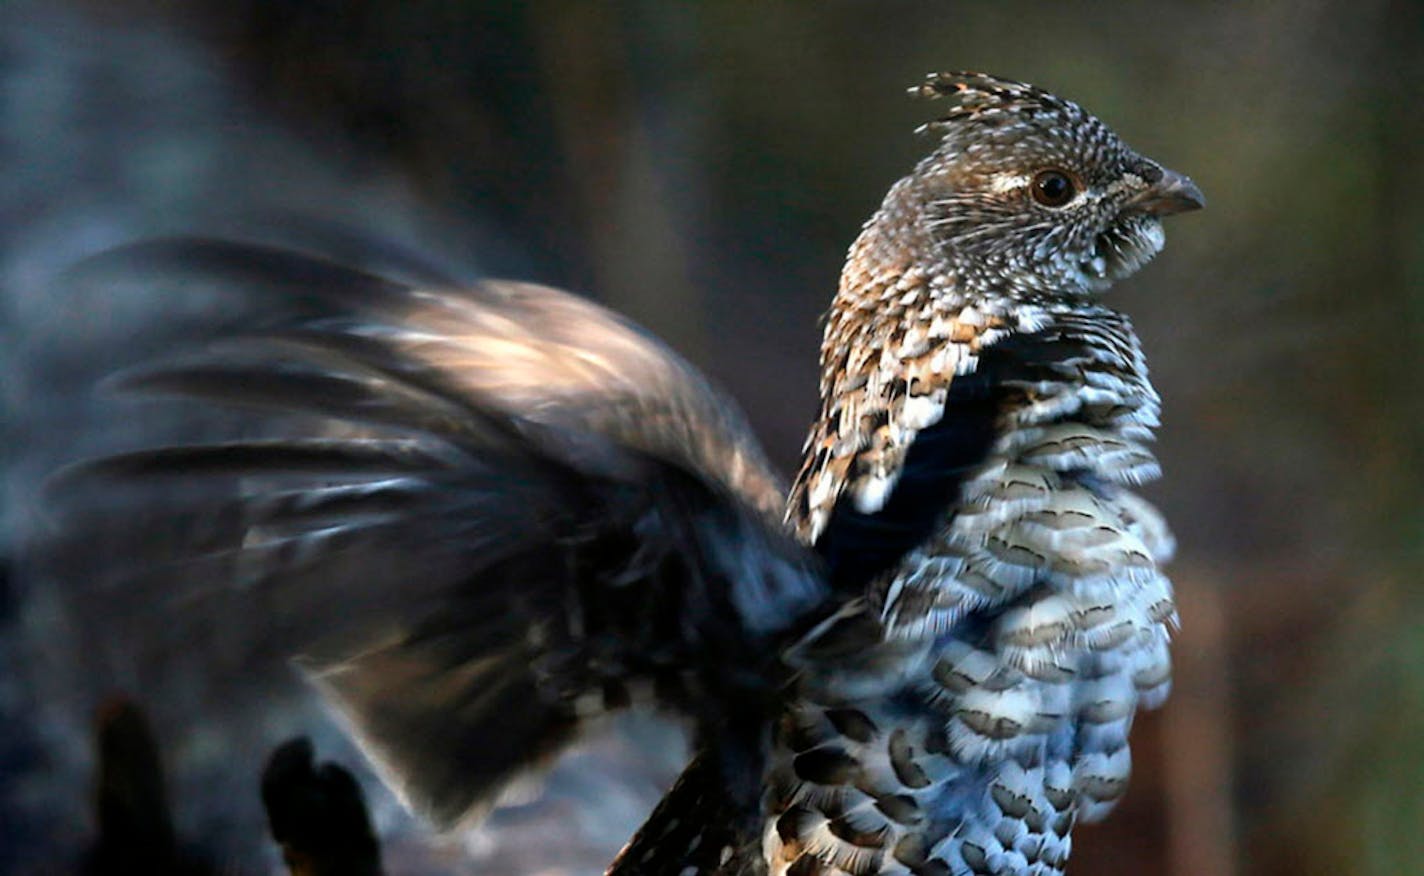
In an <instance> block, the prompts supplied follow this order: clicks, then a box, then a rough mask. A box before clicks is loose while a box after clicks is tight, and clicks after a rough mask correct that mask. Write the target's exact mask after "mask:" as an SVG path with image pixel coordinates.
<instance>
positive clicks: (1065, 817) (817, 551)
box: [71, 74, 1202, 876]
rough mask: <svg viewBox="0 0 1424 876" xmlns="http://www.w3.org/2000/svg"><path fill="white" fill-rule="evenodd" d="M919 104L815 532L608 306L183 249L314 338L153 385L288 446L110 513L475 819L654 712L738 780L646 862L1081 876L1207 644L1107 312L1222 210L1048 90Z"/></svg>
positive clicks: (695, 777)
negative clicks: (925, 121)
mask: <svg viewBox="0 0 1424 876" xmlns="http://www.w3.org/2000/svg"><path fill="white" fill-rule="evenodd" d="M915 91H916V92H917V93H919V94H921V95H924V96H928V97H937V98H945V99H947V100H948V101H949V110H948V112H947V113H946V114H945V116H944V117H943V118H942V119H940V120H938V121H936V122H934V123H932V124H930V125H928V126H927V128H928V130H929V131H930V132H931V133H932V134H933V135H935V136H937V137H938V138H939V139H938V143H937V146H936V148H935V150H934V151H933V152H932V154H930V155H929V156H928V157H927V158H925V159H924V160H923V161H922V162H920V164H919V165H918V166H917V167H916V168H915V169H914V171H913V172H912V173H910V174H909V175H908V176H907V177H905V178H904V179H902V180H901V181H900V182H898V183H896V184H895V185H894V186H893V187H892V188H891V190H890V192H889V194H888V195H887V196H886V198H885V201H884V204H883V205H882V207H881V209H880V210H879V211H878V212H877V213H876V215H875V216H874V217H872V218H871V220H870V221H869V222H868V223H867V224H866V225H865V227H864V228H863V230H862V232H861V234H860V236H859V238H858V239H857V241H856V242H855V244H854V245H853V246H852V248H851V250H850V254H849V257H848V259H847V263H846V267H845V270H844V273H843V275H842V279H841V286H840V291H839V294H838V295H837V296H836V298H835V301H834V303H833V304H832V307H831V312H830V315H829V317H828V320H827V324H826V332H825V341H824V344H823V347H822V355H821V365H822V371H821V397H822V400H821V409H820V415H819V416H818V418H817V419H816V421H815V422H814V424H813V425H812V428H811V432H810V435H809V437H808V439H807V442H806V447H805V453H804V461H803V465H802V467H801V470H800V472H799V473H798V475H797V477H796V479H795V481H794V483H793V485H792V487H791V488H790V491H789V495H788V496H787V501H786V503H785V519H784V521H783V520H782V515H781V506H782V496H783V491H782V490H781V488H780V486H779V481H778V480H777V478H776V476H775V474H774V473H772V472H771V471H770V469H769V467H768V466H767V464H766V462H765V460H764V458H763V455H762V454H761V452H760V450H759V448H758V446H757V444H756V441H755V439H754V437H753V436H752V435H751V434H750V431H749V429H748V428H747V427H746V425H745V423H744V421H743V420H742V418H741V416H740V414H739V413H738V412H737V411H736V409H735V407H734V406H733V405H732V404H731V403H730V402H729V401H728V400H727V399H725V398H724V397H723V396H722V395H721V394H719V393H718V392H717V391H716V390H715V389H713V388H712V387H711V386H709V385H708V384H707V383H706V381H705V380H703V379H702V378H701V377H700V376H699V375H698V374H697V373H696V371H695V369H693V368H692V367H691V366H690V365H688V364H687V363H686V362H684V361H683V360H681V359H680V358H678V357H677V356H676V355H675V354H674V353H672V352H671V351H670V350H668V349H666V348H665V347H663V346H662V345H661V344H659V343H657V342H656V341H655V340H654V339H652V338H650V337H649V336H648V335H646V333H644V332H642V331H640V330H639V329H637V328H636V327H634V326H632V325H631V324H629V323H628V322H627V321H625V320H622V319H620V318H618V317H616V316H615V315H613V314H610V313H608V312H607V311H605V310H603V309H602V308H599V307H597V306H596V305H593V304H591V303H588V302H585V301H581V300H579V299H577V298H575V297H573V296H570V295H568V294H566V293H563V292H559V291H558V290H553V289H547V288H543V287H536V286H530V285H525V284H516V283H503V282H497V281H489V282H485V283H481V284H478V285H476V286H474V287H472V288H467V289H460V288H449V287H446V286H433V287H429V288H426V287H421V286H412V285H409V284H406V283H400V282H396V281H392V280H388V279H384V278H381V277H376V276H373V275H371V274H367V273H364V272H361V271H356V270H352V269H348V268H343V267H341V266H338V265H334V264H332V263H330V262H326V261H323V260H321V259H315V258H311V257H308V256H302V255H296V254H292V253H284V252H281V251H277V250H271V249H267V248H263V247H253V246H246V245H233V244H228V243H221V242H214V241H176V242H174V241H169V242H162V243H156V244H150V245H147V246H140V247H137V248H133V249H129V250H125V251H121V256H120V257H119V258H118V261H119V262H122V263H125V264H128V265H130V266H133V265H135V264H136V265H139V266H144V267H146V268H153V267H155V266H157V267H159V268H163V269H177V270H180V271H184V272H194V273H199V274H203V275H216V276H218V277H220V278H225V279H228V280H236V281H240V282H242V283H245V284H248V285H250V286H252V287H253V288H254V289H257V290H262V291H264V292H265V293H266V294H272V293H274V292H275V293H277V294H279V295H280V296H282V297H283V298H284V299H286V300H288V301H297V302H300V303H301V304H302V309H303V310H304V311H305V316H303V317H301V318H299V319H298V320H297V321H296V322H295V323H294V324H293V325H290V326H285V327H280V328H278V329H277V330H270V331H267V332H264V333H262V334H258V335H255V336H247V337H243V338H238V339H234V340H231V341H229V342H226V343H224V344H219V345H215V346H212V347H210V348H208V349H207V350H205V351H204V352H202V353H200V354H198V355H196V356H194V357H187V358H182V359H179V360H176V361H171V362H168V363H165V364H161V365H158V366H156V367H150V368H147V369H144V370H141V371H138V372H136V373H131V374H129V375H128V376H127V378H125V379H124V380H123V381H121V384H122V385H123V386H125V387H126V388H128V389H130V390H137V391H142V392H147V393H149V394H159V395H166V396H180V397H185V398H189V399H197V400H201V401H208V402H214V403H221V404H229V405H240V406H244V407H249V408H255V409H258V410H261V411H267V412H275V413H277V414H279V415H280V416H279V417H278V418H277V420H276V422H277V424H278V425H280V426H282V427H283V428H285V429H287V430H289V431H288V433H287V434H286V435H285V436H284V437H283V438H281V439H277V440H266V441H241V442H236V443H232V444H222V445H208V446H199V447H167V448H162V447H161V448H156V449H153V450H147V451H141V452H138V453H134V454H130V455H127V456H122V457H116V458H111V459H109V460H104V461H100V462H98V463H96V464H91V465H89V466H87V467H84V468H82V469H81V471H82V472H83V475H84V477H86V478H88V479H90V480H92V479H94V478H96V477H102V478H118V479H121V480H124V481H126V482H134V481H137V482H138V483H139V484H140V485H149V486H152V485H153V484H155V483H158V482H171V481H172V480H173V479H174V478H175V477H177V478H178V479H180V480H188V481H191V482H192V483H193V485H194V486H193V487H192V488H191V489H189V490H186V491H184V492H183V493H182V494H181V501H177V500H175V501H168V502H165V503H163V504H162V507H161V508H160V509H159V510H158V511H157V512H153V511H152V510H145V511H144V512H143V513H142V514H139V513H137V512H134V511H127V512H126V513H125V514H123V515H113V514H100V515H97V521H98V525H100V526H104V527H110V528H112V527H115V526H117V525H118V523H119V522H120V521H122V522H125V523H128V524H132V525H134V526H136V527H148V526H151V525H153V524H154V519H155V516H156V517H157V518H160V519H162V520H164V521H165V526H167V527H169V528H171V529H173V530H175V531H177V532H178V533H179V534H180V536H181V537H179V538H178V539H177V541H179V542H180V545H181V548H180V549H179V550H177V551H176V552H177V554H178V556H171V555H169V556H164V557H162V558H161V561H162V563H163V564H164V566H163V568H164V569H165V570H166V574H168V576H169V577H168V578H166V579H164V580H165V581H172V580H175V579H177V580H195V581H201V582H203V584H204V589H203V590H202V591H200V594H199V596H200V597H202V598H195V599H192V600H189V601H188V604H189V605H190V606H191V605H196V604H199V603H201V602H202V601H203V600H204V599H206V600H213V599H214V598H215V597H214V594H215V593H217V592H218V591H219V590H220V589H221V588H219V587H214V586H212V585H214V584H223V583H232V584H239V585H241V587H240V588H238V590H237V591H236V592H237V593H238V594H239V595H238V597H237V598H240V599H247V600H249V601H250V602H251V603H252V604H255V605H258V606H261V605H272V606H279V607H280V612H279V613H278V614H276V615H274V619H273V620H274V623H273V624H272V628H273V630H274V631H279V632H280V633H281V634H282V635H283V636H285V637H286V638H285V639H284V640H283V641H284V643H285V644H284V645H283V647H285V648H287V649H288V650H289V651H290V652H291V653H293V654H295V655H300V656H301V658H302V661H301V665H302V666H303V668H304V669H305V670H306V671H307V672H308V674H309V675H310V677H311V678H312V680H313V681H314V683H315V684H316V685H317V686H318V688H319V689H321V690H322V692H323V693H324V694H326V695H327V696H328V697H329V698H330V699H331V701H332V702H333V703H334V704H335V705H336V706H337V707H338V708H339V709H340V710H341V711H342V712H343V713H344V715H345V717H346V718H347V720H348V725H349V726H350V727H351V729H352V731H353V732H354V734H355V735H356V736H357V738H358V740H359V741H360V742H361V744H362V747H363V749H364V750H365V751H366V752H367V753H368V754H369V755H370V756H371V758H372V759H373V760H374V761H375V762H376V764H377V765H378V767H380V768H381V770H382V773H383V775H385V776H386V777H387V778H388V780H389V781H390V782H391V784H392V785H393V786H394V787H395V788H396V789H397V791H398V792H399V793H400V795H401V796H402V798H403V799H404V800H405V801H407V802H408V803H409V804H410V805H411V806H412V808H414V809H416V810H417V811H420V812H422V813H423V814H425V815H427V816H428V817H429V818H430V819H431V820H432V821H434V822H435V823H436V824H439V825H442V826H449V825H453V824H456V823H458V822H460V821H462V820H464V819H468V818H470V817H472V816H475V815H478V814H480V813H481V812H483V811H486V810H487V808H488V807H489V805H491V803H492V801H493V800H494V799H495V798H496V797H497V795H498V793H499V791H500V790H501V788H503V787H504V786H506V785H507V784H508V783H509V782H511V781H512V780H514V779H515V778H516V777H518V776H519V775H521V774H522V773H524V772H527V771H530V770H537V769H539V768H540V767H541V766H543V765H544V764H546V763H547V762H548V761H549V760H550V759H551V758H552V757H553V756H555V755H556V754H557V753H558V752H559V751H560V750H561V749H562V748H563V747H564V746H566V745H567V744H568V743H569V742H570V741H571V740H573V739H575V738H577V737H578V735H579V734H580V733H581V732H583V730H584V729H585V728H586V727H587V726H589V725H590V723H591V722H592V721H595V720H596V719H597V718H598V717H599V716H600V715H602V714H603V713H605V712H607V711H608V710H610V709H616V708H621V707H624V706H628V705H635V704H652V705H658V706H661V707H666V708H673V709H676V710H680V711H682V712H683V713H685V714H688V715H690V716H691V717H692V718H693V719H694V723H695V727H696V730H697V743H698V746H699V753H698V756H697V757H696V759H695V760H694V762H693V763H692V765H690V766H689V767H688V769H687V771H686V772H685V773H684V775H683V777H682V779H681V780H680V781H679V782H678V784H677V785H676V786H675V787H674V788H673V789H672V790H671V791H670V792H669V794H668V796H667V797H666V798H665V800H664V802H663V804H662V805H660V806H659V807H658V809H657V811H656V812H654V813H653V815H652V817H651V818H650V819H649V821H648V822H647V824H646V825H645V826H644V828H643V829H642V830H641V831H640V832H639V833H638V835H637V836H635V837H634V838H633V840H632V841H631V842H630V843H629V845H628V846H627V847H626V848H625V850H624V852H623V854H622V855H620V856H619V858H618V860H617V861H616V862H615V863H614V864H613V866H612V868H611V870H610V873H613V874H618V876H635V874H677V876H698V874H713V873H716V874H722V876H734V874H765V873H771V874H777V876H779V874H795V876H811V874H826V876H833V874H852V876H865V874H871V873H887V874H890V873H897V874H898V873H904V874H918V876H927V874H970V873H973V874H979V873H983V874H1015V876H1016V874H1040V876H1044V874H1057V873H1061V872H1062V869H1063V867H1064V864H1065V862H1066V861H1067V858H1068V854H1069V849H1070V836H1071V828H1072V826H1073V824H1074V823H1075V822H1077V821H1078V820H1084V819H1093V818H1098V817H1101V816H1102V815H1103V814H1104V813H1105V812H1106V811H1107V810H1108V809H1109V808H1110V807H1111V806H1112V804H1113V802H1114V801H1115V800H1117V799H1118V798H1119V797H1120V796H1121V794H1122V793H1123V790H1124V787H1125V784H1126V781H1127V776H1128V772H1129V755H1128V747H1127V737H1128V729H1129V726H1130V724H1131V722H1132V717H1133V714H1134V712H1135V710H1136V709H1137V708H1138V707H1139V706H1152V705H1155V704H1157V703H1158V702H1160V701H1161V700H1162V699H1163V697H1164V696H1165V695H1166V690H1167V687H1168V684H1169V678H1170V663H1169V659H1168V651H1167V641H1168V633H1169V630H1170V628H1171V625H1172V623H1173V622H1174V618H1175V614H1174V609H1173V604H1172V595H1171V587H1170V585H1169V583H1168V582H1167V579H1166V578H1165V577H1163V575H1162V574H1161V572H1160V571H1159V565H1160V564H1161V563H1163V562H1164V561H1165V560H1166V559H1168V557H1169V556H1170V555H1171V552H1172V539H1171V536H1170V534H1169V533H1168V531H1167V529H1166V526H1165V525H1164V524H1163V522H1162V519H1161V517H1160V516H1159V515H1158V513H1157V512H1156V511H1155V510H1154V509H1153V508H1152V507H1151V506H1150V505H1149V504H1148V503H1146V502H1145V501H1144V500H1143V499H1141V498H1140V497H1139V496H1137V495H1136V493H1135V492H1134V490H1135V488H1136V486H1137V485H1138V484H1140V483H1142V482H1143V481H1146V480H1149V479H1151V478H1154V477H1156V476H1157V463H1156V460H1155V459H1154V457H1153V455H1152V452H1151V450H1150V449H1149V443H1150V441H1151V439H1152V430H1153V428H1154V427H1155V426H1156V425H1157V421H1158V413H1159V401H1158V398H1157V394H1156V392H1155V391H1154V390H1153V388H1152V386H1151V384H1150V383H1149V381H1148V379H1147V369H1146V365H1145V363H1144V360H1143V355H1142V351H1141V349H1140V346H1139V344H1138V340H1137V338H1136V336H1135V334H1134V333H1133V331H1132V327H1131V325H1130V323H1129V322H1128V320H1127V318H1126V317H1124V316H1122V315H1121V314H1119V313H1117V312H1115V311H1113V310H1110V309H1108V308H1106V307H1105V306H1103V305H1102V304H1100V303H1098V301H1097V300H1096V295H1097V294H1098V293H1099V292H1101V291H1103V290H1104V289H1106V288H1107V287H1108V286H1109V285H1111V283H1112V282H1113V281H1114V280H1116V279H1119V278H1121V277H1124V276H1127V275H1129V274H1131V273H1133V272H1134V271H1136V270H1137V269H1138V268H1139V267H1141V266H1142V265H1143V264H1144V263H1145V262H1146V261H1147V260H1148V259H1150V258H1151V257H1152V256H1153V255H1154V254H1155V253H1156V252H1157V251H1158V250H1159V249H1160V248H1161V246H1162V243H1163V234H1162V229H1161V224H1160V221H1159V217H1160V216H1162V215H1166V214H1169V213H1175V212H1180V211H1182V210H1186V209H1191V208H1194V207H1199V206H1201V202H1202V201H1201V195H1200V193H1199V192H1197V190H1196V188H1195V187H1194V186H1193V185H1192V184H1191V182H1190V181H1189V180H1187V179H1186V178H1185V177H1182V176H1180V175H1178V174H1174V173H1172V172H1170V171H1166V170H1164V169H1163V168H1161V167H1160V166H1159V165H1157V164H1155V163H1154V162H1152V161H1150V160H1148V159H1146V158H1143V157H1141V156H1139V155H1137V154H1136V153H1135V152H1133V151H1132V150H1131V149H1129V148H1128V147H1127V146H1126V145H1124V144H1123V143H1122V142H1121V141H1120V140H1119V139H1118V138H1117V137H1116V136H1115V135H1114V134H1113V133H1112V132H1111V131H1110V130H1109V129H1108V128H1107V127H1106V126H1105V125H1103V124H1102V123H1101V122H1099V121H1098V120H1097V119H1095V118H1093V117H1092V116H1090V115H1088V114H1087V113H1086V112H1084V111H1083V110H1082V109H1080V108H1079V107H1078V106H1076V105H1075V104H1072V103H1070V102H1068V101H1065V100H1062V99H1060V98H1057V97H1054V96H1052V95H1049V94H1047V93H1045V92H1043V91H1041V90H1038V89H1036V88H1033V87H1031V86H1027V85H1022V84H1018V83H1013V82H1007V81H1004V80H1000V79H995V78H993V77H988V76H984V75H980V74H944V75H938V76H933V77H931V78H930V79H929V80H928V82H927V83H926V84H925V85H923V86H921V87H919V88H917V89H915ZM1045 175H1047V176H1045ZM111 260H112V257H111ZM293 415H295V416H293ZM333 421H334V422H333ZM292 429H296V430H297V432H296V434H291V432H290V430H292ZM160 476H161V477H160ZM81 479H82V478H81ZM71 482H73V481H71ZM122 495H127V493H123V494H122ZM90 522H91V524H92V523H93V522H94V519H93V518H91V520H90ZM165 531H168V530H165ZM78 533H79V537H81V538H82V537H84V531H83V529H82V528H80V529H79V530H78ZM138 541H139V543H140V544H142V543H143V539H142V538H140V539H139V540H138ZM164 544H165V545H167V544H169V542H167V541H165V542H164ZM146 559H147V560H149V561H151V560H152V559H153V558H151V557H150V558H146ZM143 562H144V558H140V560H139V562H138V563H137V564H134V563H126V564H125V565H124V568H125V569H126V570H128V571H132V568H133V567H134V565H139V566H141V565H142V563H143ZM220 604H226V603H220ZM338 605H339V606H340V607H341V611H339V612H335V611H332V610H331V607H332V606H338Z"/></svg>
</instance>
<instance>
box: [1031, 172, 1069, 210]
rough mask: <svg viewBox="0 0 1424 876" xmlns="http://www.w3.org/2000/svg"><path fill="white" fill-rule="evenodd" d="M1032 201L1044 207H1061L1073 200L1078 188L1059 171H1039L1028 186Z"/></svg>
mask: <svg viewBox="0 0 1424 876" xmlns="http://www.w3.org/2000/svg"><path fill="white" fill-rule="evenodd" d="M1029 190H1030V191H1032V192H1033V199H1034V200H1035V201H1037V202H1039V203H1040V204H1042V205H1043V206H1045V207H1061V206H1063V205H1064V204H1066V203H1068V202H1069V201H1071V200H1073V196H1074V195H1076V194H1077V193H1078V186H1077V185H1075V184H1074V182H1073V178H1072V177H1071V176H1069V175H1068V174H1066V173H1064V172H1063V171H1061V170H1040V171H1039V172H1038V175H1037V176H1035V177H1034V178H1033V183H1032V184H1031V185H1030V186H1029Z"/></svg>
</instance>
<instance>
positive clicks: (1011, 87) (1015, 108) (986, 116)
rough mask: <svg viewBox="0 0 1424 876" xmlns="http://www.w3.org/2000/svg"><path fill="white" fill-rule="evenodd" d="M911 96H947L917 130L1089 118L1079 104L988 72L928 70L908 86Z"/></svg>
mask: <svg viewBox="0 0 1424 876" xmlns="http://www.w3.org/2000/svg"><path fill="white" fill-rule="evenodd" d="M909 92H910V95H911V96H913V97H920V98H925V99H927V100H939V99H948V100H951V101H953V105H952V106H951V107H950V108H949V111H948V112H946V113H945V114H944V115H943V116H941V117H940V118H938V119H934V120H932V121H929V122H926V123H924V124H923V125H921V126H920V128H919V132H920V133H924V132H926V131H945V130H948V129H950V128H952V127H954V126H957V125H959V124H963V123H966V122H968V123H974V124H980V125H989V126H993V127H998V126H1000V125H1004V124H1007V123H1009V122H1011V121H1014V120H1015V119H1018V120H1024V119H1033V120H1040V121H1042V120H1049V119H1051V120H1054V121H1057V122H1059V123H1060V124H1066V123H1071V122H1073V121H1077V120H1082V119H1090V118H1092V117H1091V116H1090V115H1089V114H1088V113H1087V112H1086V111H1085V110H1084V109H1083V108H1082V107H1080V106H1078V105H1077V104H1076V103H1073V102H1072V101H1070V100H1064V99H1063V98H1061V97H1058V96H1057V95H1054V94H1050V93H1048V92H1047V91H1044V90H1043V89H1041V88H1036V87H1034V86H1032V85H1029V84H1028V83H1026V82H1015V81H1013V80H1011V79H1000V78H999V77H997V76H991V75H989V74H988V73H975V72H972V71H957V72H951V73H931V74H930V75H929V76H927V77H926V78H925V81H924V82H922V83H920V84H919V85H915V86H912V87H911V88H910V89H909Z"/></svg>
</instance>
